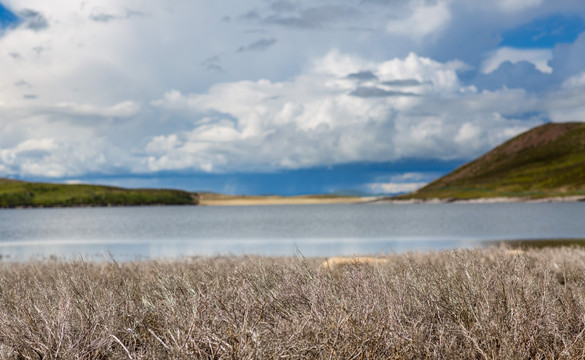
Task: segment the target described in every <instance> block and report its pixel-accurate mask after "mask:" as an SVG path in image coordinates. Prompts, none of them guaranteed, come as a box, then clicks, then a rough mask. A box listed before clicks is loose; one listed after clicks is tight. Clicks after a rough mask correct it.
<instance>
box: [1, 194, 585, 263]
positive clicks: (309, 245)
mask: <svg viewBox="0 0 585 360" xmlns="http://www.w3.org/2000/svg"><path fill="white" fill-rule="evenodd" d="M584 210H585V203H551V204H415V205H367V204H359V205H358V204H356V205H309V206H303V205H296V206H270V207H262V206H249V207H134V208H77V209H25V210H0V254H1V255H2V256H3V257H4V258H8V259H26V258H29V257H31V256H35V257H48V256H52V255H56V256H66V257H75V256H79V255H81V256H83V257H85V258H95V257H97V258H100V257H102V256H104V254H107V252H108V251H109V252H111V253H112V254H113V256H114V257H115V258H116V259H120V260H125V259H140V258H160V257H167V258H174V257H179V256H191V255H216V254H236V255H240V254H263V255H293V254H295V253H297V252H300V253H301V254H303V255H305V256H333V255H348V256H350V255H356V254H371V253H388V252H403V251H410V250H443V249H449V248H459V247H473V246H478V245H484V244H485V241H497V240H503V239H505V240H514V239H554V238H584V237H585V223H584V222H583V221H582V214H584Z"/></svg>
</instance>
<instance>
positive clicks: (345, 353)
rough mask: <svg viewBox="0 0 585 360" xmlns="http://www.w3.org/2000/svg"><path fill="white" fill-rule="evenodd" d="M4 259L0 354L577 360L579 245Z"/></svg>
mask: <svg viewBox="0 0 585 360" xmlns="http://www.w3.org/2000/svg"><path fill="white" fill-rule="evenodd" d="M388 260H389V261H388V262H385V263H378V264H376V265H375V266H368V265H364V264H357V263H356V264H349V265H348V266H346V267H344V268H341V269H337V270H336V271H335V272H333V273H332V272H330V271H329V270H327V269H323V268H320V267H319V264H320V263H321V262H322V261H323V259H303V258H263V257H243V258H242V257H219V258H197V259H191V260H182V261H168V262H167V261H148V262H134V263H121V264H117V263H115V262H104V263H86V262H83V261H76V262H69V263H67V262H30V263H0V359H192V358H197V359H280V358H283V359H424V358H434V359H446V358H452V359H454V358H457V359H552V358H560V359H563V358H564V359H585V251H584V250H581V249H577V248H561V249H544V250H531V251H528V252H526V253H525V254H519V255H513V254H508V253H506V251H505V250H503V249H496V248H490V249H487V250H486V249H483V250H482V249H478V250H471V251H469V250H460V251H450V252H443V253H427V254H406V255H393V256H389V257H388Z"/></svg>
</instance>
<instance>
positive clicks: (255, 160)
mask: <svg viewBox="0 0 585 360" xmlns="http://www.w3.org/2000/svg"><path fill="white" fill-rule="evenodd" d="M464 66H465V65H464V64H462V63H460V62H448V63H440V62H436V61H433V60H431V59H428V58H424V57H420V56H417V55H416V54H414V53H411V54H409V55H408V56H407V57H405V58H402V59H392V60H389V61H384V62H379V63H375V62H368V61H366V60H364V59H362V58H359V57H357V56H350V55H346V54H342V53H340V52H339V51H332V52H330V53H328V54H327V55H325V56H324V57H322V58H321V59H318V60H315V61H314V62H313V66H312V67H311V68H310V69H309V70H308V71H307V72H305V73H302V74H300V75H298V76H297V77H295V78H293V79H290V80H288V81H283V82H272V81H268V80H259V81H255V82H254V81H241V82H234V83H223V84H217V85H215V86H213V87H211V89H210V90H209V91H208V92H207V93H203V94H189V95H185V94H182V93H180V92H178V91H176V90H173V91H170V92H168V93H166V94H165V95H164V96H162V98H161V99H159V100H155V101H153V102H152V104H153V105H154V106H157V107H160V108H164V109H172V110H173V111H188V112H190V113H191V114H193V116H195V115H196V114H210V113H215V114H216V115H214V116H211V117H210V116H208V117H206V118H205V120H204V121H200V122H197V123H196V124H195V125H194V127H193V128H191V129H190V130H183V131H181V132H177V133H173V134H170V135H167V136H164V137H160V136H156V137H153V138H152V140H151V141H150V143H149V144H148V145H147V146H146V149H147V153H148V154H149V157H148V159H147V160H146V161H145V162H144V163H143V164H144V166H145V168H144V169H143V170H142V171H160V170H175V169H183V168H191V169H199V170H201V169H202V170H205V171H208V170H210V169H212V170H213V171H228V170H237V171H254V170H269V169H275V168H293V169H296V168H302V167H309V166H322V165H328V164H329V165H330V164H338V163H345V162H352V161H392V160H396V159H400V158H408V157H428V156H432V157H434V158H441V159H452V158H466V157H469V156H470V154H478V153H479V152H480V151H482V150H486V149H487V148H489V147H491V146H493V145H496V144H497V143H499V142H500V141H502V140H504V139H506V136H509V134H510V130H511V129H514V131H518V129H525V128H527V127H528V126H530V125H528V124H525V125H523V126H522V125H520V121H515V120H511V121H510V120H507V119H504V118H503V117H501V116H500V117H496V118H494V111H496V110H497V111H502V112H510V113H514V112H522V111H523V110H525V109H524V107H523V105H522V104H526V106H527V107H529V106H530V105H531V104H533V102H531V101H530V99H529V97H528V96H527V95H526V93H524V92H522V91H512V90H505V91H501V92H495V93H489V92H484V93H477V92H476V91H469V89H466V88H464V87H462V85H461V84H460V83H459V80H458V77H457V73H456V71H457V70H458V69H461V68H463V67H464ZM365 70H368V71H371V72H372V73H373V74H375V75H376V76H377V77H378V80H377V81H372V82H371V84H370V86H372V87H375V88H379V89H381V90H383V91H382V92H381V93H376V94H382V95H380V96H378V95H376V96H352V95H351V94H352V92H353V90H355V88H356V87H357V86H358V80H355V79H351V78H348V75H349V74H352V73H357V72H360V71H365ZM406 79H410V80H416V84H417V85H416V86H411V87H412V89H411V91H412V92H413V94H415V95H416V96H413V95H409V93H401V92H390V91H389V89H391V87H392V86H391V84H393V82H392V81H396V80H406ZM394 83H395V82H394ZM389 84H390V85H389ZM384 89H388V90H384ZM384 91H386V92H384ZM533 124H534V123H533ZM486 131H488V132H489V136H486V135H485V133H486ZM430 154H432V155H430Z"/></svg>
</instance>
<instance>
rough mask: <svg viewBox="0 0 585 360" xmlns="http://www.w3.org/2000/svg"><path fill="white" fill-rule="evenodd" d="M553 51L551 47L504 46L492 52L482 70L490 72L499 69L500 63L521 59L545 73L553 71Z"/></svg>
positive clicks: (516, 61)
mask: <svg viewBox="0 0 585 360" xmlns="http://www.w3.org/2000/svg"><path fill="white" fill-rule="evenodd" d="M552 57H553V52H552V50H549V49H516V48H511V47H502V48H499V49H497V50H495V51H493V52H491V53H490V54H489V55H488V57H487V59H485V60H484V62H483V64H482V66H481V71H482V73H484V74H489V73H491V72H493V71H495V70H497V69H498V68H499V67H500V65H501V64H502V63H504V62H506V61H509V62H511V63H513V64H516V63H518V62H521V61H528V62H530V63H532V64H534V66H535V67H536V68H537V69H538V70H540V71H541V72H543V73H545V74H550V73H552V71H553V69H552V68H551V67H550V66H549V64H548V62H549V61H550V60H551V59H552Z"/></svg>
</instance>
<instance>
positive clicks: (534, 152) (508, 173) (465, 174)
mask: <svg viewBox="0 0 585 360" xmlns="http://www.w3.org/2000/svg"><path fill="white" fill-rule="evenodd" d="M569 195H585V123H563V124H546V125H542V126H539V127H536V128H534V129H532V130H529V131H527V132H525V133H523V134H520V135H518V136H516V137H515V138H513V139H511V140H509V141H507V142H505V143H504V144H502V145H500V146H498V147H496V148H495V149H493V150H492V151H490V152H488V153H487V154H485V155H483V156H481V157H480V158H478V159H476V160H474V161H472V162H470V163H467V164H465V165H463V166H461V167H459V168H458V169H456V170H455V171H453V172H451V173H450V174H447V175H446V176H443V177H442V178H439V179H437V180H435V181H433V182H432V183H430V184H428V185H427V186H425V187H423V188H422V189H420V190H418V191H417V192H415V193H414V194H407V195H402V196H399V197H398V198H400V199H429V198H441V199H446V198H452V199H473V198H486V197H527V198H545V197H556V196H569Z"/></svg>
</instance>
